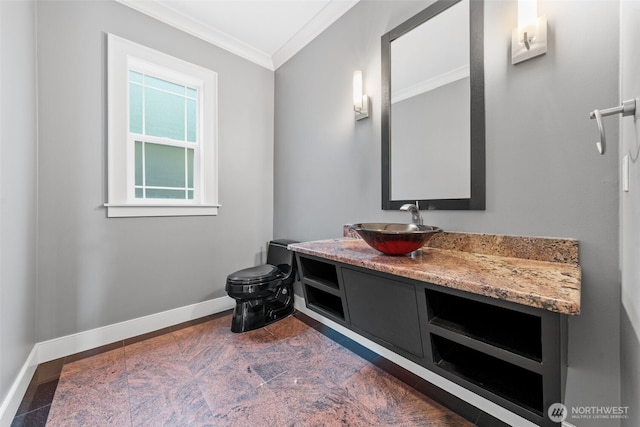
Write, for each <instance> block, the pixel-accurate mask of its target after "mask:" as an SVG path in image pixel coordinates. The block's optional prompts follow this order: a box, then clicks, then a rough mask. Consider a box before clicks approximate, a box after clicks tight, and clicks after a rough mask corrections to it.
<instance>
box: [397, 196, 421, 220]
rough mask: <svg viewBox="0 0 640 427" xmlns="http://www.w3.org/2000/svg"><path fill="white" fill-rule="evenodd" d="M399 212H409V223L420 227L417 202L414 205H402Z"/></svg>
mask: <svg viewBox="0 0 640 427" xmlns="http://www.w3.org/2000/svg"><path fill="white" fill-rule="evenodd" d="M400 210H401V211H409V212H410V213H411V222H413V223H414V224H416V225H422V217H421V216H420V205H419V204H418V201H417V200H416V204H415V205H412V204H411V203H408V204H406V205H402V206H401V207H400Z"/></svg>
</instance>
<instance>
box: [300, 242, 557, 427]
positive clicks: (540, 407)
mask: <svg viewBox="0 0 640 427" xmlns="http://www.w3.org/2000/svg"><path fill="white" fill-rule="evenodd" d="M297 256H298V265H299V266H300V270H301V281H302V285H303V289H304V296H305V300H306V304H307V307H308V308H309V309H311V310H314V311H316V312H318V313H320V314H322V315H323V316H326V317H328V318H330V319H332V320H334V321H337V322H338V323H340V324H342V325H344V326H346V327H347V328H349V329H351V330H353V331H354V332H356V333H358V334H360V335H362V336H364V337H366V338H368V339H370V340H372V341H374V342H376V343H378V344H380V345H382V346H384V347H386V348H388V349H389V350H391V351H393V352H395V353H396V354H398V355H400V356H402V357H405V358H407V359H409V360H411V361H413V362H415V363H417V364H419V365H422V366H424V367H425V368H427V369H429V370H431V371H433V372H435V373H437V374H439V375H441V376H443V377H445V378H447V379H449V380H451V381H453V382H455V383H457V384H460V385H461V386H463V387H465V388H467V389H469V390H471V391H473V392H475V393H477V394H479V395H481V396H483V397H485V398H487V399H489V400H491V401H493V402H495V403H497V404H498V405H500V406H502V407H504V408H506V409H508V410H510V411H511V412H514V413H516V414H518V415H520V416H521V417H523V418H526V419H528V420H530V421H531V422H533V423H535V424H537V425H541V426H555V425H557V424H555V423H552V422H551V421H550V420H549V417H548V416H547V415H546V411H547V408H548V407H549V406H550V405H552V404H554V403H559V402H563V398H564V384H565V378H566V340H567V333H566V332H567V316H566V315H562V314H559V313H555V312H551V311H547V310H542V309H537V308H533V307H529V306H524V305H520V304H515V303H511V302H505V301H501V300H497V299H495V298H489V297H485V296H480V295H475V294H472V293H469V292H463V291H459V290H455V289H450V288H446V287H443V286H437V285H432V284H429V283H424V282H420V281H416V280H412V279H407V278H401V277H397V276H393V275H390V274H387V273H381V272H377V271H373V270H369V269H364V268H359V267H355V266H352V265H347V264H342V263H339V262H334V261H330V260H326V259H323V258H319V257H314V256H310V255H305V254H300V253H298V254H297Z"/></svg>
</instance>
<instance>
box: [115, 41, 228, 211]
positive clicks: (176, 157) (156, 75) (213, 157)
mask: <svg viewBox="0 0 640 427" xmlns="http://www.w3.org/2000/svg"><path fill="white" fill-rule="evenodd" d="M216 84H217V75H216V73H215V72H213V71H211V70H207V69H205V68H202V67H199V66H197V65H194V64H190V63H187V62H185V61H182V60H180V59H177V58H174V57H172V56H169V55H166V54H164V53H161V52H158V51H156V50H153V49H149V48H146V47H144V46H141V45H138V44H136V43H132V42H130V41H127V40H125V39H122V38H120V37H117V36H114V35H112V34H109V36H108V104H109V105H108V121H109V126H108V129H109V136H108V172H107V173H108V183H109V202H108V203H107V210H108V216H109V217H129V216H175V215H215V214H217V209H218V207H219V205H218V197H217V196H218V188H217V144H216V140H217V138H216V131H217V129H216V128H217V112H216V104H217V102H216V97H217V93H216V92H217V87H216Z"/></svg>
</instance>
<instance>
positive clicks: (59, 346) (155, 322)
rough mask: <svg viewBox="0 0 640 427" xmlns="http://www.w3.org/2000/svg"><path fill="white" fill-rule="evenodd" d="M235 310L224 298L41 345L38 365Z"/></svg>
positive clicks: (39, 346) (227, 299) (230, 299)
mask: <svg viewBox="0 0 640 427" xmlns="http://www.w3.org/2000/svg"><path fill="white" fill-rule="evenodd" d="M234 306H235V301H234V300H233V299H232V298H230V297H228V296H224V297H221V298H216V299H212V300H208V301H204V302H199V303H196V304H192V305H187V306H184V307H178V308H174V309H172V310H167V311H163V312H160V313H154V314H150V315H148V316H143V317H138V318H136V319H131V320H126V321H124V322H120V323H114V324H112V325H107V326H103V327H101V328H96V329H91V330H89V331H84V332H79V333H77V334H73V335H67V336H64V337H60V338H54V339H52V340H49V341H43V342H40V343H38V344H36V346H37V347H38V363H43V362H48V361H50V360H54V359H58V358H60V357H64V356H68V355H70V354H75V353H80V352H81V351H86V350H91V349H92V348H96V347H100V346H102V345H106V344H111V343H113V342H116V341H120V340H124V339H127V338H132V337H135V336H138V335H142V334H146V333H148V332H153V331H157V330H158V329H162V328H166V327H168V326H172V325H176V324H178V323H182V322H187V321H189V320H194V319H198V318H200V317H204V316H208V315H210V314H214V313H220V312H221V311H225V310H228V309H230V308H233V307H234Z"/></svg>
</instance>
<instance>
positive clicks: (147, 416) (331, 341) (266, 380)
mask: <svg viewBox="0 0 640 427" xmlns="http://www.w3.org/2000/svg"><path fill="white" fill-rule="evenodd" d="M299 318H302V319H303V320H305V321H307V323H311V322H309V320H310V318H308V317H306V316H304V315H303V314H299V313H297V314H296V315H295V316H289V317H287V318H286V319H284V320H282V321H280V322H277V323H274V324H272V325H269V326H267V327H265V328H262V329H259V330H256V331H252V332H247V333H243V334H234V333H232V332H231V331H230V329H229V326H230V322H231V319H230V315H229V314H225V315H223V316H221V317H220V316H218V317H216V316H211V317H209V318H205V319H203V320H204V321H200V322H199V323H196V322H192V323H191V324H189V325H187V326H184V325H182V327H179V328H177V327H173V328H167V329H166V330H163V331H159V332H158V333H157V334H153V335H147V336H142V337H138V339H135V340H131V341H124V342H121V343H115V344H114V345H111V346H109V347H104V348H100V349H97V350H96V351H94V352H93V353H96V354H93V355H91V353H89V354H87V353H84V354H81V355H78V356H76V357H69V358H66V360H63V359H59V360H58V361H53V362H49V363H48V364H44V365H41V366H40V367H39V369H38V371H37V372H36V377H34V380H36V381H35V382H36V383H38V385H39V387H37V388H38V391H37V392H31V394H35V396H31V398H32V399H31V402H28V400H29V399H27V397H28V396H25V401H23V406H22V407H21V409H19V410H18V415H17V416H16V418H15V419H14V422H13V424H12V426H14V427H18V426H43V425H46V426H50V427H57V426H64V427H69V426H186V425H194V426H252V427H254V426H278V427H279V426H334V425H335V426H338V425H340V426H396V425H398V426H437V427H447V426H473V425H474V424H473V423H472V422H470V421H468V420H466V419H465V418H463V417H461V416H459V415H457V414H455V413H453V412H451V411H450V410H448V409H446V408H445V407H443V406H441V405H440V404H438V403H436V402H435V401H433V400H431V399H429V398H428V397H426V396H425V395H423V394H422V393H420V391H419V390H420V388H421V387H420V385H421V384H422V383H424V381H423V380H421V379H420V378H419V377H416V376H413V375H412V374H409V375H404V382H403V381H400V380H399V379H397V378H396V377H395V376H392V375H390V374H389V373H387V372H386V371H385V370H383V369H381V368H380V367H379V366H382V367H384V366H383V365H384V361H381V358H379V357H378V356H377V355H375V354H374V353H371V352H368V350H364V351H359V353H360V354H361V355H358V354H356V353H354V352H352V351H351V350H349V349H348V348H347V347H350V346H351V347H353V346H354V345H355V346H358V344H356V343H354V342H353V341H351V340H349V339H348V338H345V337H343V336H342V335H340V334H337V333H335V331H332V330H330V329H328V328H326V327H323V326H322V325H319V324H317V325H319V326H316V327H315V328H314V327H311V326H309V325H308V324H307V323H305V322H303V321H301V320H300V319H299ZM312 322H313V321H312ZM311 324H312V325H313V323H311ZM321 331H322V333H321ZM158 334H159V335H158ZM340 337H342V338H340ZM349 342H350V343H351V344H349ZM360 349H361V350H362V348H360ZM363 356H364V357H363ZM372 362H373V363H372ZM389 366H390V367H391V368H392V369H387V371H392V370H393V367H392V366H393V364H391V363H390V362H388V367H389ZM396 367H397V366H396ZM400 369H401V368H400ZM56 370H57V371H58V372H59V378H57V377H56V375H55V371H56ZM47 371H51V372H47ZM404 372H405V374H406V373H407V372H406V371H404ZM422 385H423V386H424V384H422ZM29 393H30V392H28V393H27V394H29ZM37 395H40V396H49V398H48V399H49V402H50V404H49V402H46V400H47V398H46V397H44V398H43V397H38V396H37ZM51 397H52V399H51ZM38 400H40V402H38ZM43 400H44V401H43ZM38 405H40V406H38ZM467 417H468V418H470V419H474V420H475V419H478V418H477V416H476V415H473V416H472V417H470V416H468V415H467Z"/></svg>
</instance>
